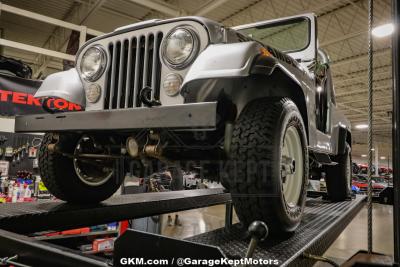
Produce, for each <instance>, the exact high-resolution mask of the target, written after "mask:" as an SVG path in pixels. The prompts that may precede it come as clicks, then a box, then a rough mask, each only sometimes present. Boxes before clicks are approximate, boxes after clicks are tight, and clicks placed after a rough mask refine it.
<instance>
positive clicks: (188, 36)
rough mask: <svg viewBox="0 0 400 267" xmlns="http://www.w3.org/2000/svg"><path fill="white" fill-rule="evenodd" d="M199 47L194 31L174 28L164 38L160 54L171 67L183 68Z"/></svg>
mask: <svg viewBox="0 0 400 267" xmlns="http://www.w3.org/2000/svg"><path fill="white" fill-rule="evenodd" d="M198 48H199V41H198V37H197V35H196V33H195V32H194V31H192V30H191V29H188V28H176V29H174V30H172V31H171V32H170V33H169V34H168V35H167V37H166V38H165V39H164V43H163V47H162V49H163V50H162V54H163V58H164V59H165V63H166V64H167V65H169V66H171V67H172V68H175V69H179V68H184V67H186V66H187V65H188V64H190V63H191V61H192V60H193V58H194V57H195V56H196V53H197V51H198Z"/></svg>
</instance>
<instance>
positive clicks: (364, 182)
mask: <svg viewBox="0 0 400 267" xmlns="http://www.w3.org/2000/svg"><path fill="white" fill-rule="evenodd" d="M378 178H380V177H372V190H373V196H376V197H377V196H379V193H380V192H381V191H382V190H383V189H385V188H386V187H387V185H385V184H384V183H380V182H378V181H376V180H379V179H378ZM352 184H353V185H354V186H357V187H358V188H359V189H360V191H359V193H361V194H367V192H368V179H367V177H366V176H364V175H354V176H353V181H352Z"/></svg>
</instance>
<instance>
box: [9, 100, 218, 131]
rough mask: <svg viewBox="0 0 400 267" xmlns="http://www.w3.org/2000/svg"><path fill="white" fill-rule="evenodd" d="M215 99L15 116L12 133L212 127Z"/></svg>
mask: <svg viewBox="0 0 400 267" xmlns="http://www.w3.org/2000/svg"><path fill="white" fill-rule="evenodd" d="M216 124H217V102H207V103H194V104H182V105H174V106H159V107H152V108H147V107H142V108H130V109H116V110H101V111H78V112H66V113H56V114H45V115H28V116H17V117H16V118H15V132H19V133H21V132H56V131H101V130H134V129H154V128H171V129H182V130H190V129H205V130H207V129H208V130H212V129H215V127H216Z"/></svg>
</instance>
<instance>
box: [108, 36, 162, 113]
mask: <svg viewBox="0 0 400 267" xmlns="http://www.w3.org/2000/svg"><path fill="white" fill-rule="evenodd" d="M162 37H163V33H162V32H157V33H148V34H146V35H140V36H134V37H131V38H130V39H124V40H117V41H114V42H112V43H110V45H109V47H108V51H109V53H110V56H111V57H110V63H111V64H110V68H109V69H108V71H107V82H106V88H105V99H104V109H121V108H132V107H140V106H142V104H141V103H140V101H139V92H140V90H141V89H142V88H144V87H146V86H149V87H150V88H152V89H153V90H152V95H151V98H152V99H158V98H159V94H160V76H161V62H160V57H159V50H160V43H161V40H162Z"/></svg>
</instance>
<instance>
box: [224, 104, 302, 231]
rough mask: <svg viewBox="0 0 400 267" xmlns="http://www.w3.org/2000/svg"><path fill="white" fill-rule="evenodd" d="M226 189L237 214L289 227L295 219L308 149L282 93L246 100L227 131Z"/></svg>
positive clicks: (296, 116)
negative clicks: (229, 140)
mask: <svg viewBox="0 0 400 267" xmlns="http://www.w3.org/2000/svg"><path fill="white" fill-rule="evenodd" d="M230 156H231V162H230V163H231V164H234V166H232V168H230V169H231V170H232V172H231V174H230V175H229V177H226V179H224V181H223V182H224V185H225V187H227V188H229V189H230V192H231V194H232V200H233V203H234V205H235V209H236V213H237V215H238V217H239V219H240V220H241V221H242V222H243V223H245V224H246V225H249V224H250V223H252V222H253V221H255V220H261V221H264V222H265V223H267V225H268V227H270V228H272V229H273V230H275V231H276V230H281V231H285V232H291V231H294V230H295V229H296V227H297V226H298V225H299V223H300V220H301V217H302V213H303V210H304V205H305V200H306V187H307V179H308V151H307V141H306V134H305V127H304V124H303V120H302V117H301V114H300V112H299V110H298V109H297V107H296V105H295V104H294V103H293V102H292V101H291V100H290V99H287V98H272V99H260V100H255V101H253V102H251V103H249V104H248V105H247V106H246V107H245V109H244V110H243V111H242V113H241V114H240V117H239V119H238V120H237V122H236V124H235V127H234V131H233V137H232V146H231V155H230Z"/></svg>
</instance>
